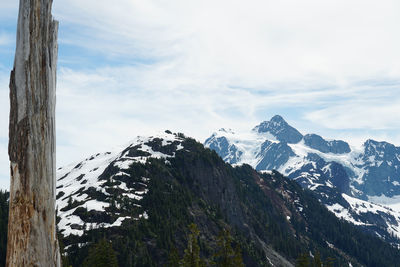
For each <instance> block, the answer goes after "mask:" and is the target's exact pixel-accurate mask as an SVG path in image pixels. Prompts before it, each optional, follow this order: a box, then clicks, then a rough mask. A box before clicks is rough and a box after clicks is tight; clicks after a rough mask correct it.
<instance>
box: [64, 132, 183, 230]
mask: <svg viewBox="0 0 400 267" xmlns="http://www.w3.org/2000/svg"><path fill="white" fill-rule="evenodd" d="M181 142H182V138H180V137H179V136H178V135H176V134H171V133H169V132H165V133H162V134H159V135H156V136H151V137H137V138H136V139H135V140H134V141H132V142H131V143H130V144H129V145H128V146H127V148H125V149H123V150H122V151H116V152H106V153H101V154H100V153H99V154H96V155H93V156H91V157H89V158H87V159H85V160H84V161H82V162H79V163H75V164H71V165H69V166H66V167H62V168H59V169H58V170H57V212H58V216H59V217H60V221H59V222H58V225H57V226H58V228H59V229H60V231H61V233H62V234H63V235H64V236H69V235H71V234H73V235H78V236H81V235H82V234H83V232H84V230H89V229H95V228H99V227H101V228H108V227H114V226H120V225H121V224H122V223H123V222H124V221H125V220H138V219H140V218H143V219H146V218H147V216H148V215H147V213H146V210H143V209H142V208H141V205H140V201H141V199H142V198H143V195H145V194H146V193H147V192H148V189H147V184H148V182H149V179H148V178H146V177H145V176H142V175H138V174H135V173H132V172H131V171H129V169H130V168H129V167H130V166H131V165H132V164H134V163H141V164H145V163H146V162H147V160H148V159H149V158H157V159H163V160H165V162H166V163H168V158H171V157H174V155H175V152H176V151H177V150H180V149H183V146H182V145H181ZM116 195H117V196H118V197H115V196H116ZM124 205H125V206H128V205H129V210H128V209H125V208H124ZM132 207H133V209H134V212H133V215H132Z"/></svg>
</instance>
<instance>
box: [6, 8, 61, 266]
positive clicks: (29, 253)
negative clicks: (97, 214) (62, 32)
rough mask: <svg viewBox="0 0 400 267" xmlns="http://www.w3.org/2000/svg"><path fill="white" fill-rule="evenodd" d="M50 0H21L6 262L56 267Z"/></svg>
mask: <svg viewBox="0 0 400 267" xmlns="http://www.w3.org/2000/svg"><path fill="white" fill-rule="evenodd" d="M51 6H52V1H51V0H41V1H26V0H21V1H20V8H19V16H18V29H17V48H16V53H15V61H14V69H13V71H12V72H11V78H10V101H11V105H10V107H11V110H10V141H9V156H10V161H11V183H10V221H11V222H12V223H10V224H9V226H8V247H7V266H59V265H60V261H59V260H60V257H59V252H58V244H57V239H56V228H55V189H56V186H55V183H56V180H55V140H54V134H55V133H54V131H55V88H56V68H57V67H56V63H57V29H58V23H57V22H56V21H54V20H53V18H52V15H51Z"/></svg>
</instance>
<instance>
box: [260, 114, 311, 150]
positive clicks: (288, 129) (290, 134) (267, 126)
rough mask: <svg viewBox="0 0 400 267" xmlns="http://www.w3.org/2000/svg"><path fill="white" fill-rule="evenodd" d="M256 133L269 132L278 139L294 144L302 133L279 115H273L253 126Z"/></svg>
mask: <svg viewBox="0 0 400 267" xmlns="http://www.w3.org/2000/svg"><path fill="white" fill-rule="evenodd" d="M253 131H255V132H258V133H270V134H272V135H273V136H274V137H276V139H277V140H278V141H281V142H285V143H289V144H296V143H298V142H300V141H301V139H302V138H303V135H302V134H301V133H300V132H299V131H298V130H296V129H295V128H293V127H292V126H290V125H289V124H288V123H287V122H286V121H285V120H284V119H283V118H282V117H281V116H279V115H275V116H273V117H272V118H271V120H270V121H264V122H262V123H260V124H259V125H257V126H256V127H254V128H253Z"/></svg>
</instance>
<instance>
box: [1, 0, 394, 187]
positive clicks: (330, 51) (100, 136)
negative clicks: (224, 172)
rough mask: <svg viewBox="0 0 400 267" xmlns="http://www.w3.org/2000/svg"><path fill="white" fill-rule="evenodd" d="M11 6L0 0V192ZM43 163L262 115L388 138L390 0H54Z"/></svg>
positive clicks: (344, 134)
mask: <svg viewBox="0 0 400 267" xmlns="http://www.w3.org/2000/svg"><path fill="white" fill-rule="evenodd" d="M17 13H18V1H17V0H14V1H9V0H0V188H7V187H8V185H9V167H8V165H9V163H8V155H7V143H8V114H9V103H8V101H9V99H8V93H9V92H8V90H9V89H8V80H9V72H10V70H11V68H12V65H13V58H14V49H15V32H16V21H17ZM53 14H54V16H55V17H56V19H57V20H59V21H60V29H59V61H58V84H57V162H58V163H57V164H58V165H59V166H61V165H64V164H67V163H70V162H72V161H77V160H79V159H82V158H84V157H86V156H88V155H90V154H92V153H96V152H100V151H106V150H110V149H113V148H115V147H116V146H119V145H122V144H125V143H127V142H128V141H129V140H130V139H133V137H134V136H136V135H142V134H151V133H154V132H157V131H160V130H165V129H170V130H172V131H180V132H184V133H185V134H187V135H189V136H193V137H195V138H196V139H198V140H200V141H203V140H204V139H205V138H206V137H207V136H209V135H210V134H211V133H212V132H213V131H214V130H216V129H218V128H221V127H228V128H229V127H230V128H233V129H237V130H239V131H243V130H247V129H251V128H252V127H253V126H255V125H256V124H257V123H258V122H260V121H263V120H268V119H269V118H270V117H271V116H273V115H275V114H280V115H282V116H283V117H284V118H285V119H286V120H287V121H288V122H289V123H290V124H292V125H293V126H294V127H296V128H298V129H299V130H300V131H301V132H303V133H308V132H315V133H318V134H321V135H323V136H325V137H327V138H341V139H344V140H347V141H351V142H353V143H354V144H361V142H362V140H364V139H366V138H373V139H377V140H387V141H390V142H393V143H394V144H396V145H400V114H399V113H400V49H399V47H400V31H399V29H398V27H399V25H400V1H398V0H380V1H376V0H373V1H372V0H352V1H348V0H280V1H269V0H259V1H257V0H246V1H243V0H241V1H238V0H218V1H215V0H212V1H211V0H201V1H194V0H114V1H112V4H111V2H110V1H106V0H85V1H82V0H54V5H53Z"/></svg>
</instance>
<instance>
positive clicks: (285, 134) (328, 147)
mask: <svg viewBox="0 0 400 267" xmlns="http://www.w3.org/2000/svg"><path fill="white" fill-rule="evenodd" d="M205 146H206V147H209V148H210V149H213V150H215V151H216V152H217V153H218V154H219V155H220V156H221V157H222V158H223V159H224V160H225V161H226V162H229V163H231V164H233V165H240V164H244V163H246V164H249V165H251V166H252V167H254V168H255V169H256V170H258V171H268V170H277V171H279V172H281V173H283V174H285V175H286V176H288V177H289V178H292V179H294V180H296V181H297V182H298V183H300V184H301V185H302V186H303V187H305V188H309V189H311V190H313V191H314V192H315V193H316V194H317V195H318V196H319V199H320V200H321V201H322V202H323V203H324V204H326V205H327V206H328V207H334V206H335V205H340V204H339V203H338V202H342V203H344V204H343V205H344V206H345V209H346V210H347V212H348V213H349V214H353V215H354V214H358V213H364V214H369V215H368V216H367V215H365V216H358V215H357V216H355V215H354V216H355V217H354V216H353V215H351V216H343V217H344V219H348V220H349V221H351V222H353V223H355V222H358V224H363V225H364V226H368V227H369V228H373V227H377V228H379V229H381V230H382V229H383V231H385V232H386V234H387V237H390V233H394V234H395V235H397V236H400V235H399V233H400V232H399V230H400V229H399V228H398V225H399V223H400V219H399V217H398V213H399V212H400V199H399V197H397V196H400V148H399V147H395V146H394V145H392V144H389V143H387V142H377V141H374V140H367V141H366V142H365V143H364V144H363V146H362V147H361V148H355V147H352V146H350V145H349V144H348V143H347V142H345V141H342V140H325V139H324V138H323V137H321V136H319V135H316V134H306V135H302V134H301V133H300V132H299V131H297V130H296V129H295V128H293V127H292V126H290V125H289V124H288V123H287V122H286V121H285V120H284V119H283V118H282V117H281V116H279V115H276V116H274V117H273V118H271V120H270V121H264V122H262V123H260V124H259V125H257V126H256V127H254V128H253V129H252V130H251V131H249V132H248V133H235V132H234V131H233V130H229V131H227V130H225V129H221V130H219V131H217V132H215V133H213V134H212V135H211V136H210V137H209V138H208V139H207V140H206V141H205ZM341 194H345V195H341ZM344 196H348V197H347V198H346V197H344ZM350 197H352V198H353V199H358V200H359V201H362V200H364V201H367V200H368V199H369V200H370V201H373V202H374V203H376V204H381V205H384V204H385V203H384V201H383V200H386V202H387V199H390V200H391V201H390V203H391V208H392V209H393V210H396V211H393V212H392V211H390V210H389V209H386V208H385V209H384V210H379V212H378V215H377V216H371V214H376V213H374V212H364V210H363V211H360V210H359V209H356V208H354V206H353V205H350V204H349V202H348V201H347V200H349V198H350ZM397 200H398V201H397ZM396 201H397V202H396ZM346 203H347V204H346ZM371 205H372V206H374V204H372V203H371ZM374 207H375V206H374ZM397 208H399V209H397ZM330 210H332V211H333V210H334V209H333V208H330ZM375 210H376V209H375ZM335 214H337V215H338V216H339V215H340V214H344V211H341V212H336V213H335ZM383 214H387V216H386V215H383ZM367 217H368V218H369V217H370V218H369V219H368V218H367ZM360 220H361V221H360ZM390 229H392V230H390ZM381 230H375V232H377V233H378V234H379V235H382V233H381V232H382V231H381Z"/></svg>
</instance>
